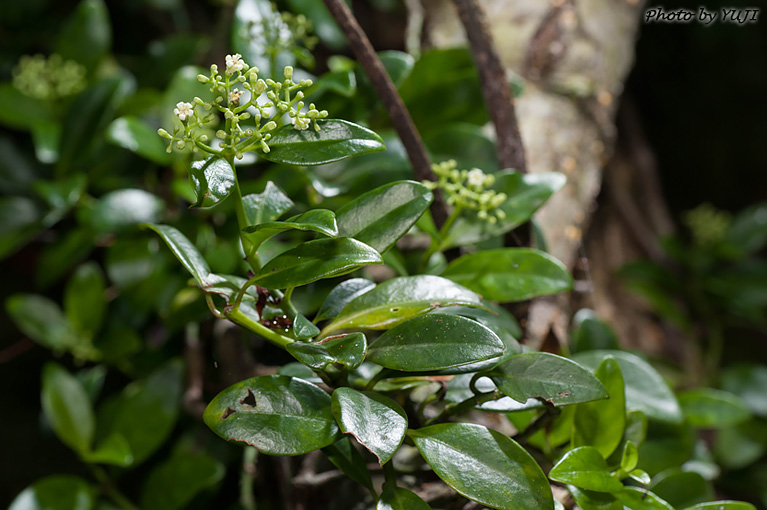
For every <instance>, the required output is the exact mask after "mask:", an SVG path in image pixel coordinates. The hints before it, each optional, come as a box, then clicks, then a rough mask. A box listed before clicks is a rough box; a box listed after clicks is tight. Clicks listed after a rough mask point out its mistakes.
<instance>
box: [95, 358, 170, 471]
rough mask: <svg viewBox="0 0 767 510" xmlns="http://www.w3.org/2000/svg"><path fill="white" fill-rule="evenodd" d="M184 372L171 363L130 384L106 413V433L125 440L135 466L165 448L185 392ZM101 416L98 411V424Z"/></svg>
mask: <svg viewBox="0 0 767 510" xmlns="http://www.w3.org/2000/svg"><path fill="white" fill-rule="evenodd" d="M183 371H184V368H183V364H182V363H181V362H180V361H178V360H173V361H170V362H168V363H166V364H165V365H162V366H161V367H160V368H158V369H157V370H155V371H154V372H152V373H151V374H150V375H149V376H148V377H147V378H145V379H141V380H138V381H134V382H132V383H131V384H129V385H128V386H127V387H126V388H125V390H123V392H122V393H121V394H120V395H119V396H118V397H117V399H116V400H114V401H112V404H111V405H112V407H111V408H110V409H109V411H110V414H112V413H113V414H112V416H111V417H110V418H109V419H108V420H107V422H108V426H107V427H106V430H105V433H106V434H107V435H111V434H119V435H121V436H123V437H124V438H125V440H126V441H127V442H128V445H129V446H130V450H131V452H132V453H133V463H134V464H139V463H141V462H143V461H144V460H145V459H146V458H147V457H149V455H151V454H152V453H153V452H154V451H155V450H156V449H157V448H159V447H160V446H161V445H162V444H164V443H165V441H166V440H167V437H168V435H169V434H170V432H171V431H172V430H173V426H174V425H175V423H176V418H177V417H178V411H179V405H180V402H181V394H182V392H183V388H184V378H183ZM107 404H109V402H107ZM104 414H105V413H104V409H102V410H100V412H99V421H100V422H101V419H102V416H103V415H104Z"/></svg>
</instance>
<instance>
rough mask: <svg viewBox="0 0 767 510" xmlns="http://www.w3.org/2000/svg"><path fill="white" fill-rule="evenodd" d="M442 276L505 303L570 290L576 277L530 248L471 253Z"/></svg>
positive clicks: (455, 261)
mask: <svg viewBox="0 0 767 510" xmlns="http://www.w3.org/2000/svg"><path fill="white" fill-rule="evenodd" d="M442 276H444V277H445V278H449V279H450V280H453V281H454V282H456V283H460V284H461V285H464V286H466V287H468V288H470V289H471V290H473V291H475V292H477V293H478V294H480V295H481V296H482V297H483V298H485V299H490V300H493V301H501V302H504V303H509V302H516V301H524V300H526V299H532V298H534V297H539V296H547V295H549V294H556V293H558V292H563V291H566V290H570V289H571V288H572V286H573V278H572V276H570V273H569V272H568V271H567V268H566V267H565V266H564V264H562V262H560V261H559V260H557V259H555V258H554V257H552V256H551V255H549V254H547V253H544V252H542V251H538V250H534V249H530V248H501V249H498V250H488V251H482V252H477V253H471V254H469V255H464V256H462V257H459V258H457V259H456V260H454V261H453V262H451V263H450V264H449V265H448V266H447V269H445V271H444V272H443V273H442Z"/></svg>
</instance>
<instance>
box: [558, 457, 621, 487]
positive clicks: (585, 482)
mask: <svg viewBox="0 0 767 510" xmlns="http://www.w3.org/2000/svg"><path fill="white" fill-rule="evenodd" d="M549 478H551V479H552V480H554V481H556V482H561V483H569V484H571V485H575V486H576V487H580V488H581V489H586V490H590V491H596V492H618V491H620V490H621V489H623V484H622V483H621V482H620V481H619V480H618V479H617V478H615V477H613V476H612V474H610V468H609V467H608V465H607V462H606V461H605V459H604V458H603V457H602V454H600V453H599V450H597V449H596V448H592V447H591V446H581V447H580V448H576V449H574V450H570V451H569V452H567V453H566V454H565V456H564V457H562V459H560V460H559V462H557V464H556V465H555V466H554V467H553V468H552V469H551V471H550V472H549Z"/></svg>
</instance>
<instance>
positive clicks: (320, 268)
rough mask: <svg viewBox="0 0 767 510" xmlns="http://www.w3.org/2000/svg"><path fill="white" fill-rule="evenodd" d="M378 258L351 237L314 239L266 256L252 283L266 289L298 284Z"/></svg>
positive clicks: (370, 262) (369, 262)
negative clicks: (269, 256)
mask: <svg viewBox="0 0 767 510" xmlns="http://www.w3.org/2000/svg"><path fill="white" fill-rule="evenodd" d="M382 262H383V260H381V255H380V254H379V253H378V252H377V251H375V250H374V249H373V248H371V247H370V246H368V245H366V244H363V243H361V242H359V241H355V240H354V239H349V238H346V237H341V238H338V239H317V240H314V241H309V242H306V243H302V244H300V245H298V246H297V247H296V248H293V249H292V250H288V251H286V252H285V253H282V254H281V255H278V256H276V257H275V258H273V259H272V260H270V261H269V262H268V263H267V264H266V265H265V266H264V267H262V268H261V270H260V271H259V272H258V273H256V277H257V278H258V279H257V281H256V283H257V284H258V285H259V286H261V287H266V288H267V289H285V288H288V287H298V286H301V285H306V284H307V283H311V282H314V281H317V280H319V279H321V278H331V277H333V276H340V275H342V274H346V273H350V272H352V271H354V270H355V269H358V268H360V267H362V266H365V265H368V264H381V263H382Z"/></svg>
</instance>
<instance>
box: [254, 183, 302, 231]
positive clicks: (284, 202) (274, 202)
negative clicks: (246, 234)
mask: <svg viewBox="0 0 767 510" xmlns="http://www.w3.org/2000/svg"><path fill="white" fill-rule="evenodd" d="M242 205H243V206H244V207H245V217H246V218H247V220H248V225H250V226H253V225H260V224H261V223H267V222H270V221H275V220H277V218H279V217H280V216H282V215H283V214H285V213H286V212H288V211H289V210H290V209H291V208H292V207H293V201H292V200H291V199H289V198H288V196H287V195H285V193H284V192H283V191H282V190H281V189H280V188H278V187H277V185H275V184H274V183H273V182H272V181H268V182H267V183H266V186H265V187H264V191H263V192H261V193H257V194H256V193H254V194H251V195H246V196H244V197H242Z"/></svg>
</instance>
